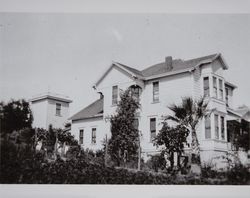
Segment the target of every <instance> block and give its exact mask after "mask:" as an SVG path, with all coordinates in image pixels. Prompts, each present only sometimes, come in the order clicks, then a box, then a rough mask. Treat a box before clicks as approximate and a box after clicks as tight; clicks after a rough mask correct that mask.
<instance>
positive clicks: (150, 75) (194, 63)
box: [95, 53, 228, 85]
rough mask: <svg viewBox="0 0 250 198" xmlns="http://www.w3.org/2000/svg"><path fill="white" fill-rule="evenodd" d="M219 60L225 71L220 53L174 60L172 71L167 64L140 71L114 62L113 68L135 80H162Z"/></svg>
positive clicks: (224, 64) (225, 67) (159, 64)
mask: <svg viewBox="0 0 250 198" xmlns="http://www.w3.org/2000/svg"><path fill="white" fill-rule="evenodd" d="M217 58H220V60H221V62H222V67H223V69H227V68H228V66H227V64H226V62H225V60H224V59H223V57H222V56H221V54H220V53H217V54H211V55H208V56H203V57H199V58H195V59H190V60H181V59H174V60H172V68H171V69H168V68H167V67H166V63H165V62H162V63H158V64H155V65H152V66H150V67H147V68H145V69H143V70H141V71H139V70H137V69H135V68H132V67H129V66H127V65H124V64H121V63H118V62H113V64H112V66H117V67H119V68H120V69H123V70H124V71H126V72H127V73H129V74H130V75H131V76H132V77H135V78H138V79H141V80H150V79H154V78H160V77H164V76H169V75H174V74H179V73H183V72H188V71H192V70H194V69H195V68H196V67H199V66H201V65H203V64H207V63H212V62H213V61H214V60H216V59H217ZM110 68H111V67H110ZM110 68H109V70H107V71H106V72H105V74H104V75H103V76H102V77H101V78H100V79H99V80H98V81H97V83H96V84H95V85H97V84H98V83H99V82H100V81H101V80H102V79H103V78H104V76H105V75H107V73H108V72H109V71H110Z"/></svg>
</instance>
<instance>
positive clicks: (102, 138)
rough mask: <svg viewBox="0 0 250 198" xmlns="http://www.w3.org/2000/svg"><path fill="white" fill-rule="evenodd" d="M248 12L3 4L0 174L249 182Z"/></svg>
mask: <svg viewBox="0 0 250 198" xmlns="http://www.w3.org/2000/svg"><path fill="white" fill-rule="evenodd" d="M249 52H250V14H247V13H243V14H235V13H224V14H220V13H147V12H144V13H112V12H110V13H67V12H65V13H64V12H54V13H53V12H47V13H46V12H40V13H39V12H34V13H32V12H0V60H1V62H0V64H1V65H0V69H1V71H0V118H1V122H0V131H1V136H0V138H1V139H0V141H1V150H0V155H1V161H0V163H1V164H0V165H1V166H0V167H1V170H0V183H1V184H66V185H67V184H69V185H71V184H78V185H79V184H80V185H89V184H94V185H96V184H98V185H134V186H136V185H164V186H168V185H176V186H178V185H182V186H183V185H185V186H190V187H191V186H193V185H195V186H196V185H213V186H214V185H216V186H222V185H223V186H224V185H230V186H231V185H235V186H236V185H237V186H239V185H241V186H242V185H244V186H249V185H250V91H249V90H250V89H249V85H250V76H249V74H250V56H249Z"/></svg>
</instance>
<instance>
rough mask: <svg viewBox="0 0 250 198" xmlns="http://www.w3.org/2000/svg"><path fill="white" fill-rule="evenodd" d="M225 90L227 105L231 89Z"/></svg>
mask: <svg viewBox="0 0 250 198" xmlns="http://www.w3.org/2000/svg"><path fill="white" fill-rule="evenodd" d="M225 91H226V104H227V106H229V89H228V88H226V89H225Z"/></svg>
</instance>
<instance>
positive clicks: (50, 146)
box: [36, 125, 78, 153]
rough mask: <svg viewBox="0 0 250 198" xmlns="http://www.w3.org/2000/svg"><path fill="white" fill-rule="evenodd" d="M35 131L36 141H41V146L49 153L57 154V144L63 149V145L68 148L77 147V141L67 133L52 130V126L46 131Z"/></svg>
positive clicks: (40, 129) (38, 129) (39, 129)
mask: <svg viewBox="0 0 250 198" xmlns="http://www.w3.org/2000/svg"><path fill="white" fill-rule="evenodd" d="M36 131H37V133H36V139H37V141H42V144H43V146H44V147H45V148H46V150H47V151H49V152H52V153H56V152H57V143H59V144H60V146H61V147H63V146H64V144H67V145H69V146H77V145H78V143H77V140H75V138H74V136H73V135H71V133H70V132H69V131H64V130H62V129H56V128H53V127H52V125H50V126H49V129H48V130H46V129H42V128H37V129H36Z"/></svg>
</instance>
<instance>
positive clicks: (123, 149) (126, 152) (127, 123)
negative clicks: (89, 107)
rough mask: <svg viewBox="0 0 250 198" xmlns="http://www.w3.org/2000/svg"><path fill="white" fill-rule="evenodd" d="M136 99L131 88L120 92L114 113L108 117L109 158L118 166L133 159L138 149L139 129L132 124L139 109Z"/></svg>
mask: <svg viewBox="0 0 250 198" xmlns="http://www.w3.org/2000/svg"><path fill="white" fill-rule="evenodd" d="M139 107H140V104H139V102H138V100H136V99H135V98H134V97H133V94H132V92H131V90H129V89H128V90H126V91H124V92H122V93H121V94H120V101H119V103H118V105H117V109H116V114H115V115H112V116H111V117H110V123H111V139H110V140H109V144H108V151H109V154H110V156H111V159H112V160H113V161H114V162H116V164H117V165H118V166H120V165H121V162H124V164H125V161H131V160H133V159H135V156H136V153H137V150H138V138H139V131H138V129H136V127H135V126H134V123H135V118H136V117H135V114H136V112H137V110H138V109H139Z"/></svg>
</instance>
